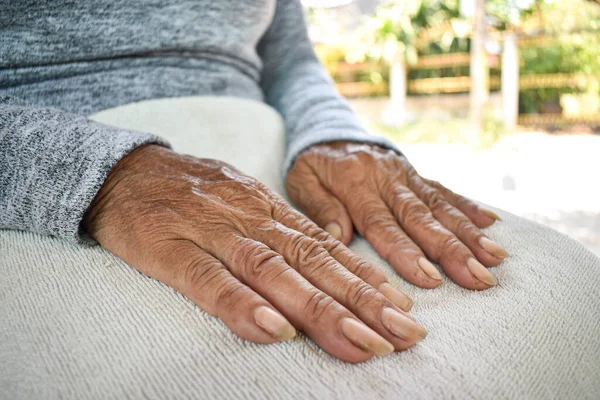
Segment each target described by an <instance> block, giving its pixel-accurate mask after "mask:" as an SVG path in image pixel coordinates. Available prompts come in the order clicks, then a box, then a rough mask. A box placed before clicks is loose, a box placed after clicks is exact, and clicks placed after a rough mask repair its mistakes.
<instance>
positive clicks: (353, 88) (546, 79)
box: [330, 31, 600, 125]
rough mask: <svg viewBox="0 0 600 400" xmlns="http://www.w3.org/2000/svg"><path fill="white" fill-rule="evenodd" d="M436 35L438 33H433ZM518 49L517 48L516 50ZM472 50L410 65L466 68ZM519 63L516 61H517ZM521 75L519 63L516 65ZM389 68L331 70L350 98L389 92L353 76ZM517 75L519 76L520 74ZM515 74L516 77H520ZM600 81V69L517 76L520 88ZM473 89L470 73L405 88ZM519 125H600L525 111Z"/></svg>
mask: <svg viewBox="0 0 600 400" xmlns="http://www.w3.org/2000/svg"><path fill="white" fill-rule="evenodd" d="M578 35H594V37H598V39H599V42H600V32H599V31H590V32H582V33H578ZM434 36H435V35H434ZM556 44H557V38H556V37H552V36H536V37H522V38H519V39H518V48H519V49H523V48H526V47H538V48H539V47H546V46H553V45H556ZM517 52H518V50H517ZM470 61H471V58H470V54H469V53H449V54H438V55H423V56H420V57H419V58H418V61H417V63H416V64H415V65H412V66H410V69H411V70H424V69H436V68H453V67H465V66H469V65H470ZM515 62H516V61H515ZM515 68H517V71H516V74H518V65H516V67H515ZM386 69H387V67H386V66H385V65H383V64H381V63H373V62H370V63H364V64H345V63H341V64H338V65H337V66H335V67H334V68H330V72H331V73H332V75H333V76H334V77H335V78H336V81H337V88H338V90H339V91H340V93H341V94H342V95H344V96H347V97H365V96H383V95H389V85H388V84H387V83H386V82H379V83H373V82H368V81H362V82H361V81H358V82H357V81H356V80H355V79H354V78H355V77H356V76H357V75H358V74H363V75H368V73H373V72H375V73H379V74H381V75H384V76H385V75H386V74H387V72H388V71H387V70H386ZM517 76H518V75H517ZM517 76H515V78H514V79H517ZM598 81H600V71H599V72H598V73H595V74H581V73H578V74H577V73H576V74H564V73H556V74H535V75H521V76H518V80H517V81H515V84H517V82H518V89H515V90H517V91H520V90H529V89H545V88H573V89H580V90H585V88H587V87H589V85H590V84H591V83H592V82H598ZM487 82H488V89H489V90H499V89H501V88H502V84H503V83H502V79H501V77H500V76H495V75H494V76H490V77H489V78H488V81H487ZM470 88H471V79H470V77H469V76H468V75H467V76H454V77H441V78H420V79H408V81H407V82H406V88H405V89H406V91H407V92H408V94H416V95H420V94H444V93H465V92H469V90H470ZM518 122H519V123H520V124H534V125H547V124H559V123H586V124H594V125H600V115H591V116H584V117H580V118H577V119H573V118H568V117H565V116H561V115H560V114H549V115H545V114H535V115H533V114H531V115H530V114H526V115H519V117H518Z"/></svg>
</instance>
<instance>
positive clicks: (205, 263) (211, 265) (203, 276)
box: [183, 258, 221, 290]
mask: <svg viewBox="0 0 600 400" xmlns="http://www.w3.org/2000/svg"><path fill="white" fill-rule="evenodd" d="M220 269H221V268H220V266H218V265H217V263H216V262H214V261H211V260H206V259H201V258H194V259H193V260H191V261H190V262H189V263H187V265H186V267H185V269H184V273H183V280H184V282H185V284H186V286H187V287H190V288H192V289H194V290H197V289H201V288H203V287H205V286H207V285H208V284H209V283H210V282H211V281H212V280H214V279H216V278H217V276H218V272H219V270H220Z"/></svg>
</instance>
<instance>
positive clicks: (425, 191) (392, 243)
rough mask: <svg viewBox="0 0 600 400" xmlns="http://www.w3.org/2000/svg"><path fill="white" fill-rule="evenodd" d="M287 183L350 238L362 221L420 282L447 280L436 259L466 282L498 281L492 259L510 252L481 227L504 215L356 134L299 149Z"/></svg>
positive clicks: (375, 241) (309, 209)
mask: <svg viewBox="0 0 600 400" xmlns="http://www.w3.org/2000/svg"><path fill="white" fill-rule="evenodd" d="M286 185H287V191H288V194H289V196H290V198H291V200H292V201H293V202H294V203H295V204H297V205H298V206H299V207H300V208H301V209H302V210H303V211H304V212H305V213H306V214H307V215H308V216H309V217H310V218H311V219H312V220H313V221H315V222H316V223H317V224H318V225H319V226H321V227H323V228H324V229H326V230H327V231H328V232H330V233H331V234H332V235H333V236H334V237H336V238H337V239H340V240H341V241H342V242H344V243H345V244H348V243H349V242H350V240H351V239H352V233H353V227H355V228H356V230H357V231H358V232H359V233H360V234H361V235H362V236H364V237H365V238H366V239H367V240H368V241H369V243H370V244H371V245H372V246H373V248H374V249H375V250H376V251H377V252H378V253H379V254H380V255H381V256H382V257H384V258H385V259H386V260H388V261H389V262H390V264H391V265H392V266H393V267H394V269H395V270H396V271H398V273H399V274H400V275H401V276H402V277H403V278H404V279H406V280H407V281H409V282H411V283H413V284H415V285H417V286H421V287H424V288H433V287H436V286H438V285H439V284H440V283H441V279H442V276H441V274H440V273H439V271H438V270H437V269H436V268H435V266H434V265H433V264H431V262H430V261H429V260H432V261H434V262H437V263H439V264H440V265H441V267H442V269H443V270H444V271H445V273H446V274H447V275H448V276H449V277H450V278H451V279H452V280H453V281H454V282H456V283H457V284H459V285H460V286H463V287H465V288H469V289H487V288H489V287H490V286H493V285H496V284H497V281H496V278H495V277H494V276H493V275H492V274H491V273H490V272H489V271H488V269H487V268H486V267H485V266H487V267H490V266H494V265H497V264H499V263H500V262H501V261H502V260H503V259H504V258H505V257H506V256H507V255H508V254H507V253H506V251H504V249H502V247H500V246H499V245H498V244H497V243H495V242H493V241H492V240H490V239H489V238H487V237H486V236H485V235H484V234H483V233H482V232H481V230H480V229H479V228H483V227H487V226H489V225H491V224H492V223H494V221H495V220H496V219H498V217H497V216H496V215H495V214H494V213H492V212H491V211H488V210H485V209H482V208H480V207H478V206H477V205H476V204H475V203H473V202H471V201H470V200H468V199H466V198H464V197H462V196H459V195H457V194H455V193H453V192H451V191H450V190H448V189H446V188H445V187H443V186H442V185H440V184H439V183H437V182H433V181H430V180H427V179H424V178H422V177H421V176H419V174H418V173H417V172H416V171H415V169H414V168H413V167H412V166H411V165H410V163H409V162H408V161H407V160H406V158H405V157H402V156H399V155H397V154H396V153H394V152H393V151H391V150H385V149H382V148H381V147H378V146H375V145H366V144H355V143H348V142H336V143H328V144H321V145H316V146H312V147H310V148H309V149H307V150H306V151H304V152H302V153H301V154H300V155H299V156H298V158H297V159H296V161H295V163H294V165H293V167H292V168H291V170H290V172H289V174H288V177H287V182H286ZM428 259H429V260H428Z"/></svg>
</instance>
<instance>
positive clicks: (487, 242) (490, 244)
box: [479, 236, 508, 258]
mask: <svg viewBox="0 0 600 400" xmlns="http://www.w3.org/2000/svg"><path fill="white" fill-rule="evenodd" d="M479 244H480V245H481V247H483V249H484V250H485V251H487V252H488V253H490V254H491V255H493V256H496V257H498V258H506V257H508V253H507V252H506V250H504V249H503V248H502V247H500V245H499V244H498V243H496V242H494V241H493V240H491V239H489V238H486V237H485V236H482V237H481V238H480V239H479Z"/></svg>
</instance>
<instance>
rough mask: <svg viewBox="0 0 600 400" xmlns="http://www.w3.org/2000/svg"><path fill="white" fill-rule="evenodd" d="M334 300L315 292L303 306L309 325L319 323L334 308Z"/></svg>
mask: <svg viewBox="0 0 600 400" xmlns="http://www.w3.org/2000/svg"><path fill="white" fill-rule="evenodd" d="M336 304H337V303H336V302H335V300H334V299H333V298H332V297H330V296H328V295H326V294H325V293H323V292H321V291H316V292H315V293H314V294H313V295H312V296H311V297H310V298H309V299H308V300H307V301H306V303H305V304H304V307H303V308H304V313H305V316H306V318H307V322H308V323H309V324H314V323H317V322H319V321H320V320H321V319H322V318H323V317H324V316H325V315H326V313H327V312H328V310H330V309H332V308H334V307H335V306H336Z"/></svg>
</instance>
